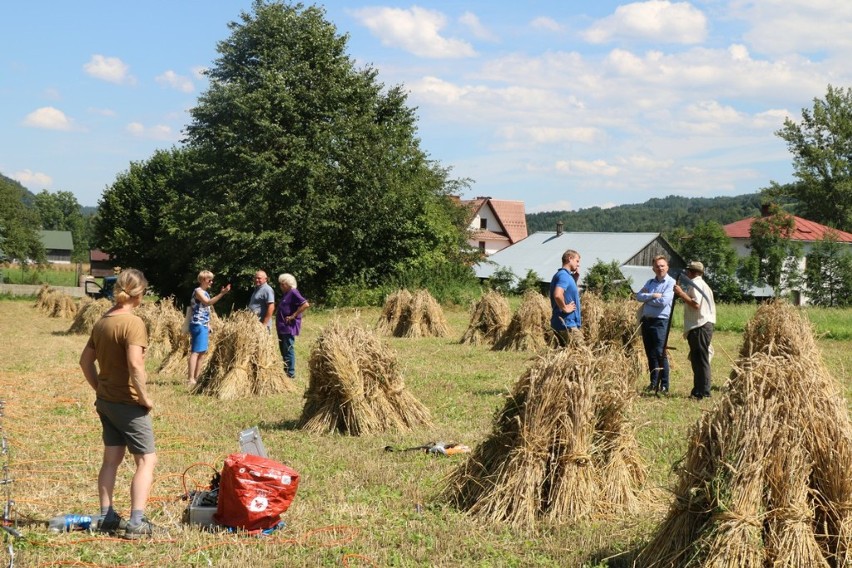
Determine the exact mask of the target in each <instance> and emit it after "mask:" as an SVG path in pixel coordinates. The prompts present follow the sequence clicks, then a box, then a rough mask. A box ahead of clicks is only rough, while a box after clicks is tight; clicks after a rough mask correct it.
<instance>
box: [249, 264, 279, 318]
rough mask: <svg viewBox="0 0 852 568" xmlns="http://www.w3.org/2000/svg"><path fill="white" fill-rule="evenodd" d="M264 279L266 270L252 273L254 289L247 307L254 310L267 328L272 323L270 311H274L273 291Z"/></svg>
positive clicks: (265, 278)
mask: <svg viewBox="0 0 852 568" xmlns="http://www.w3.org/2000/svg"><path fill="white" fill-rule="evenodd" d="M266 280H267V276H266V272H264V271H263V270H258V271H257V272H255V273H254V291H252V293H251V297H250V298H249V302H248V309H249V310H251V311H252V312H254V315H256V316H257V318H258V319H259V320H260V323H262V324H263V325H265V326H266V329H267V330H268V329H270V326H271V325H272V312H274V311H275V292H274V291H273V290H272V286H270V285H269V284H267V283H266Z"/></svg>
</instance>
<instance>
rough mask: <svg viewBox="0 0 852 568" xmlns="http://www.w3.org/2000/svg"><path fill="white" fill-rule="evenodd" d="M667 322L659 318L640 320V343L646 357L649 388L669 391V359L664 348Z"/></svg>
mask: <svg viewBox="0 0 852 568" xmlns="http://www.w3.org/2000/svg"><path fill="white" fill-rule="evenodd" d="M668 327H669V320H667V319H661V318H652V319H643V320H642V343H643V344H644V346H645V355H646V356H647V357H648V370H649V371H650V372H651V384H650V387H651V388H654V389H656V388H659V389H660V390H662V391H667V390H669V358H668V357H667V356H666V353H665V350H664V346H665V343H666V331H667V330H668Z"/></svg>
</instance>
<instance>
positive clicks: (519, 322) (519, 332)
mask: <svg viewBox="0 0 852 568" xmlns="http://www.w3.org/2000/svg"><path fill="white" fill-rule="evenodd" d="M550 315H551V310H550V304H549V303H548V301H547V299H546V298H545V297H544V296H542V295H541V294H539V293H538V292H536V291H535V290H527V291H526V292H524V296H523V299H522V300H521V305H520V306H519V307H518V311H516V312H515V314H514V315H513V316H512V321H510V322H509V327H508V328H506V332H505V333H504V334H503V335H502V336H501V337H500V339H499V340H497V342H496V343H494V347H493V348H492V349H494V350H495V351H542V350H544V349H547V347H548V346H550V345H555V344H556V342H555V338H556V336H555V334H554V333H553V330H552V329H551V328H550Z"/></svg>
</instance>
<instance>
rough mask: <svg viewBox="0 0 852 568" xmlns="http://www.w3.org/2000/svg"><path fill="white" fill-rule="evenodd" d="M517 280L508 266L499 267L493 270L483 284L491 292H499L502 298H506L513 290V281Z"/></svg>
mask: <svg viewBox="0 0 852 568" xmlns="http://www.w3.org/2000/svg"><path fill="white" fill-rule="evenodd" d="M517 279H518V277H517V276H515V273H514V272H512V269H511V268H509V267H508V266H501V267H500V268H498V269H497V270H495V271H494V272H493V273H492V274H491V277H490V278H489V279H488V280H486V282H485V284H486V286H488V287H489V288H491V289H492V290H496V291H497V292H500V293H501V294H503V295H504V296H508V295H509V294H511V293H512V290H514V288H515V281H516V280H517Z"/></svg>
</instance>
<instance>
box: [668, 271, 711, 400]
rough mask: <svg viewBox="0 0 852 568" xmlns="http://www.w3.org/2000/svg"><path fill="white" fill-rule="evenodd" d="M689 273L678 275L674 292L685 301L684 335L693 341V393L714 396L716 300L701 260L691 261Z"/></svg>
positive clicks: (691, 344) (692, 395) (690, 355)
mask: <svg viewBox="0 0 852 568" xmlns="http://www.w3.org/2000/svg"><path fill="white" fill-rule="evenodd" d="M686 276H687V278H680V279H678V284H676V285H675V287H674V292H675V295H676V296H677V297H678V298H680V299H681V300H683V303H684V310H683V335H684V337H685V338H686V341H687V343H688V344H689V362H690V363H691V364H692V393H690V395H689V396H690V398H694V399H696V400H700V399H702V398H706V397H708V396H710V358H711V357H712V355H713V346H712V345H711V344H710V342H711V341H713V328H714V326H715V324H716V303H715V301H714V299H713V290H711V289H710V286H708V285H707V283H706V282H705V281H704V265H703V264H702V263H701V262H698V261H697V260H693V261H692V262H690V263H689V264H688V265H687V267H686ZM681 283H682V284H683V286H684V287H683V288H681V286H680V284H681Z"/></svg>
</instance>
